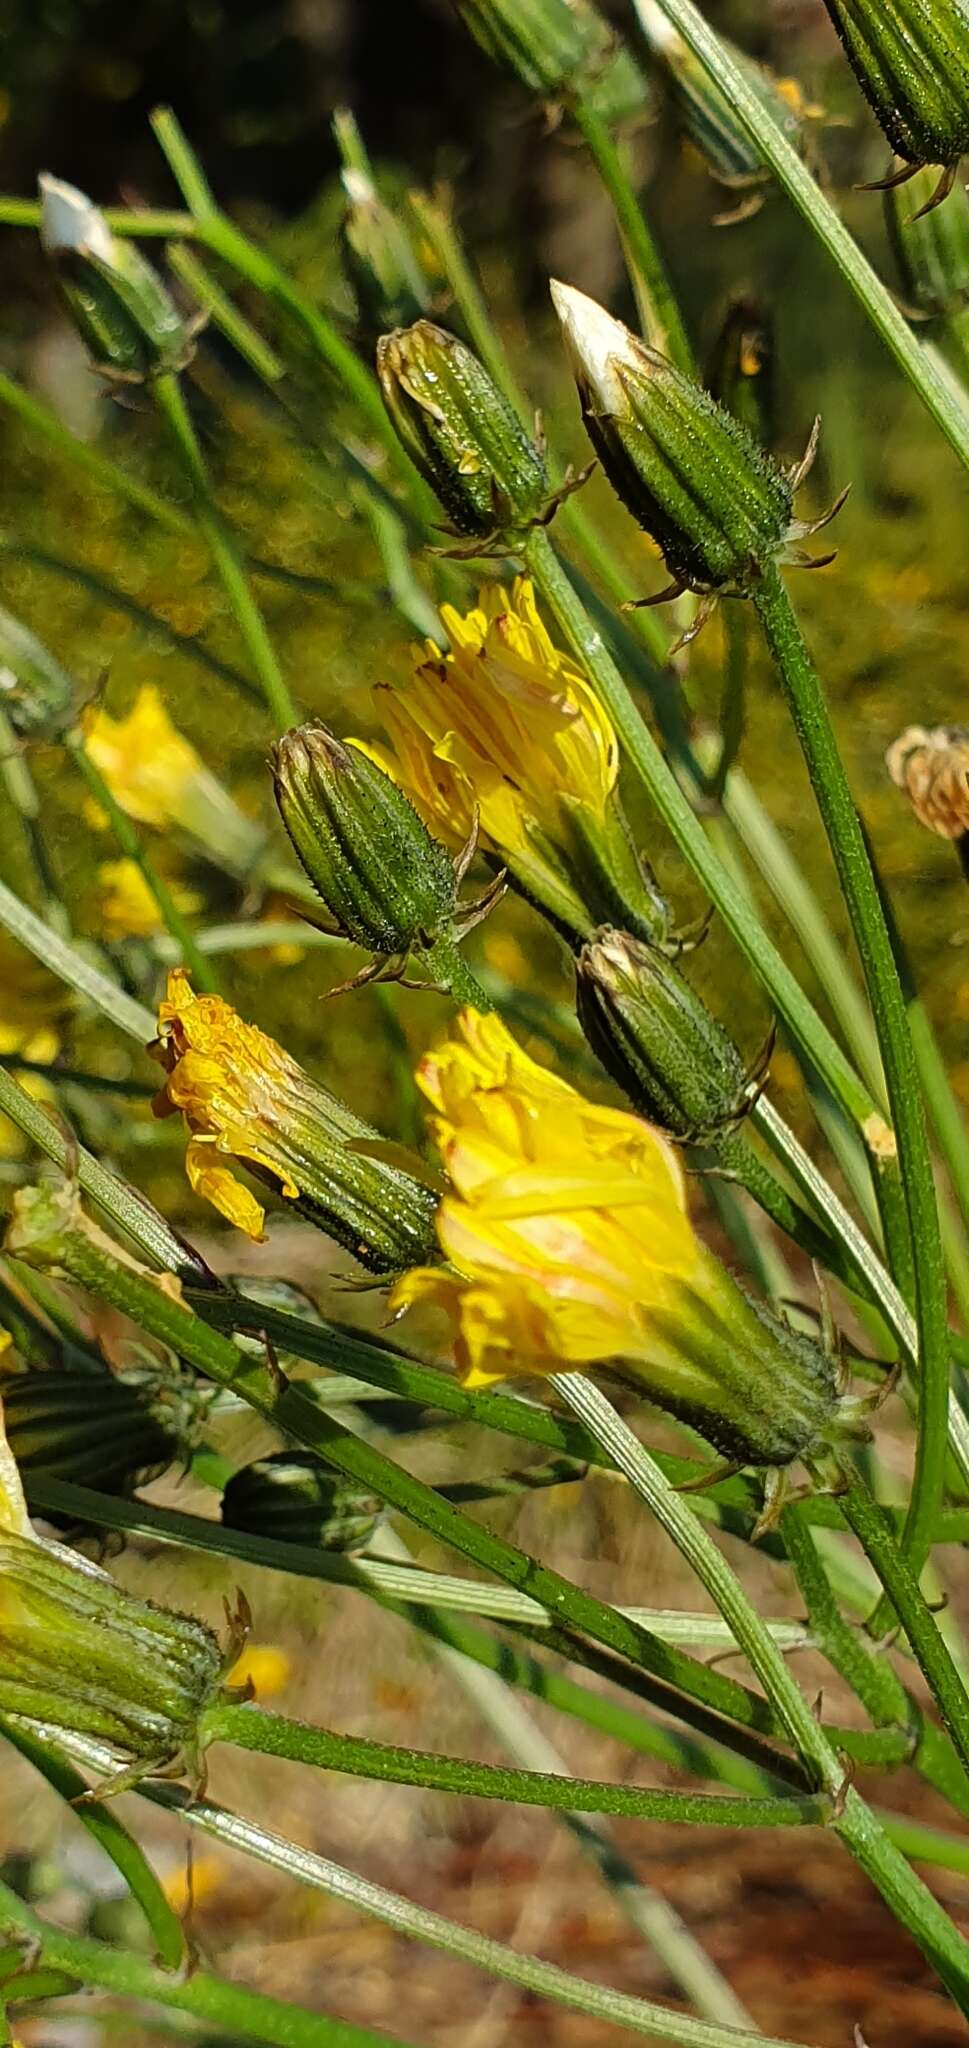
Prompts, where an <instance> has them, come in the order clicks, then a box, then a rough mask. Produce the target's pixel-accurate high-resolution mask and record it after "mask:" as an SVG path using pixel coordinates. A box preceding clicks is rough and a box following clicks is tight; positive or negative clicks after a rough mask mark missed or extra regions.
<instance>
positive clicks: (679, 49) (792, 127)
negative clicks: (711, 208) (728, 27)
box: [634, 0, 819, 189]
mask: <svg viewBox="0 0 969 2048" xmlns="http://www.w3.org/2000/svg"><path fill="white" fill-rule="evenodd" d="M634 4H635V9H636V15H637V19H638V21H639V25H640V28H641V29H642V31H643V35H644V36H645V39H646V42H647V45H648V47H649V51H650V55H651V56H652V57H653V58H654V59H655V60H656V61H657V63H658V64H659V66H660V67H661V69H662V71H663V72H664V73H665V76H666V82H667V85H668V87H669V91H670V96H671V98H672V101H673V104H674V107H675V111H676V116H677V119H678V122H679V126H680V128H681V130H682V132H683V134H684V136H685V137H686V139H687V141H688V142H690V143H692V145H693V147H694V149H697V150H699V152H700V155H701V156H702V157H703V158H704V161H705V162H706V164H707V166H708V168H709V170H710V171H711V173H712V175H713V176H714V177H715V178H716V179H718V180H719V182H720V183H721V184H722V185H730V186H736V187H738V188H741V189H742V188H744V187H747V186H754V185H760V184H764V183H766V182H767V178H768V172H767V171H766V169H765V166H764V160H763V157H762V156H761V153H760V151H759V149H758V148H757V145H756V143H755V142H753V141H752V140H751V137H750V136H749V134H748V133H747V130H746V128H745V127H744V126H743V123H742V122H741V121H739V120H738V118H737V115H736V113H735V112H734V109H733V107H732V105H731V103H730V101H729V100H728V98H727V96H726V93H725V92H724V91H723V90H722V88H721V87H720V86H719V85H718V84H717V82H716V80H715V79H713V78H711V77H710V74H709V72H708V71H707V69H706V67H705V66H704V65H703V64H701V63H700V60H699V58H698V57H696V56H694V53H693V51H692V50H691V48H690V45H689V43H688V42H687V41H686V39H685V37H684V36H681V34H680V32H679V30H678V29H677V28H674V26H673V23H672V22H671V21H670V19H669V16H668V15H667V14H665V13H664V11H663V9H662V7H660V6H659V5H658V4H657V0H634ZM720 40H721V42H722V43H723V45H724V48H725V49H726V50H727V51H728V53H729V55H730V57H731V59H732V60H733V62H734V63H735V64H736V65H737V66H738V68H739V69H740V70H741V71H742V73H743V75H744V79H745V81H746V83H747V84H748V85H749V86H750V87H751V89H752V91H753V92H755V93H756V95H757V98H758V99H759V100H760V101H761V102H762V104H763V105H764V106H765V107H766V108H767V110H768V112H769V113H770V114H771V115H772V117H773V119H774V120H775V121H776V122H777V124H778V126H779V127H780V129H781V131H782V133H783V134H784V136H785V137H786V139H787V141H788V142H790V143H792V144H793V145H794V147H795V148H797V149H799V148H800V147H801V145H802V143H803V138H804V124H805V120H806V118H807V117H808V115H810V114H816V113H817V112H818V111H819V109H817V108H815V107H810V106H808V105H807V104H806V103H805V100H804V98H803V95H802V94H801V92H800V89H799V87H798V85H797V82H796V80H795V79H792V78H783V79H780V78H775V77H774V76H773V74H772V72H770V71H768V70H767V68H766V66H765V65H763V64H758V63H757V62H756V61H755V59H754V58H753V57H749V56H748V55H747V52H746V51H745V50H742V49H740V48H739V47H738V45H737V44H736V43H733V42H731V40H730V38H729V36H725V35H721V38H720Z"/></svg>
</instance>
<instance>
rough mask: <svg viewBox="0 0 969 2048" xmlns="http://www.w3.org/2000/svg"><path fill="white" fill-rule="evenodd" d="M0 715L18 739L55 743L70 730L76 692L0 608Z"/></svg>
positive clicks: (37, 644) (38, 644) (34, 641)
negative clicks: (52, 741) (3, 715)
mask: <svg viewBox="0 0 969 2048" xmlns="http://www.w3.org/2000/svg"><path fill="white" fill-rule="evenodd" d="M0 711H2V712H4V713H5V715H6V717H7V719H8V720H9V723H10V725H11V726H12V728H13V731H14V732H15V733H16V735H17V738H18V739H24V740H35V739H46V740H52V739H56V738H57V737H58V735H59V734H60V733H62V732H64V730H65V729H66V727H68V726H69V725H72V724H73V722H74V718H75V715H76V711H77V691H76V689H75V686H74V683H73V680H72V678H71V677H70V676H69V675H68V673H67V670H66V669H64V668H62V667H61V665H60V662H59V661H55V659H54V656H53V655H52V654H51V653H50V651H49V649H48V648H46V647H45V646H44V643H43V641H42V640H38V638H37V635H36V633H32V632H31V631H30V628H29V626H24V625H22V624H21V622H20V620H19V619H15V618H14V615H13V613H12V612H8V611H5V610H4V609H3V607H2V606H0Z"/></svg>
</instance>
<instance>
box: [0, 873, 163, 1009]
mask: <svg viewBox="0 0 969 2048" xmlns="http://www.w3.org/2000/svg"><path fill="white" fill-rule="evenodd" d="M0 925H2V926H3V927H4V929H5V930H6V931H8V932H9V933H10V935H11V938H14V939H18V940H19V941H20V944H21V945H22V946H26V948H27V950H28V952H30V953H33V955H34V957H35V959H37V960H41V961H43V964H44V966H45V967H49V968H50V971H51V973H52V974H56V975H57V976H58V978H59V980H61V981H66V983H67V985H68V988H73V989H76V991H77V993H78V995H80V996H85V997H86V998H87V1000H88V1001H89V1002H91V1003H93V1004H94V1006H95V1009H98V1010H101V1011H102V1012H103V1013H104V1015H105V1016H106V1017H108V1018H109V1019H110V1020H111V1022H112V1023H113V1024H117V1025H119V1026H120V1028H121V1030H122V1031H127V1033H128V1035H129V1037H131V1038H137V1039H138V1041H139V1043H140V1044H141V1045H147V1044H148V1042H149V1040H150V1039H152V1038H154V1036H155V1019H154V1017H153V1016H152V1013H151V1011H150V1010H146V1009H145V1008H144V1005H143V1004H141V1003H136V1002H135V1001H134V999H133V997H131V996H128V995H126V994H125V992H124V989H123V988H121V987H120V986H119V984H118V983H117V982H116V981H109V979H108V976H107V975H106V974H102V973H101V970H100V968H99V967H95V966H94V965H93V963H92V962H91V961H90V960H89V959H88V958H87V956H86V954H84V953H81V952H79V951H78V949H77V947H76V946H72V945H70V944H69V942H68V940H67V939H63V938H62V937H61V935H60V933H59V932H55V931H54V929H53V927H52V926H51V925H49V924H45V922H44V919H43V918H42V917H38V916H37V913H36V911H34V910H29V909H28V908H27V905H26V903H22V902H21V900H20V897H19V896H15V895H14V893H13V890H12V889H8V888H7V885H6V883H5V882H0Z"/></svg>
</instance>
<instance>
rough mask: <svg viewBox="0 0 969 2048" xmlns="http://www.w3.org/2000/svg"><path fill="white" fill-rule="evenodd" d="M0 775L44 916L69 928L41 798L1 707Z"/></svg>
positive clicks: (62, 929)
mask: <svg viewBox="0 0 969 2048" xmlns="http://www.w3.org/2000/svg"><path fill="white" fill-rule="evenodd" d="M0 776H2V779H3V782H4V783H5V785H6V790H7V795H8V797H9V799H10V802H11V804H12V805H13V808H14V810H15V811H16V812H17V813H18V815H19V818H20V828H21V831H22V833H23V838H24V845H25V848H26V851H27V855H28V858H29V860H30V865H31V867H32V868H33V871H34V887H35V891H36V895H37V899H38V901H39V904H40V907H41V909H42V911H43V913H44V916H45V917H46V918H48V919H49V921H50V923H51V924H52V925H56V926H57V928H58V930H59V931H63V932H67V931H69V929H70V925H69V921H68V916H67V911H66V910H65V907H64V904H63V902H62V900H61V895H60V890H59V888H58V884H57V876H56V874H55V872H54V868H53V865H52V863H51V858H50V854H49V853H48V850H47V842H46V840H45V838H44V833H43V828H42V825H41V815H40V798H39V796H38V794H37V785H36V783H35V782H34V778H33V775H32V774H31V771H30V767H29V765H28V763H27V760H26V757H25V754H24V753H23V751H22V750H21V748H20V746H19V744H18V741H17V735H16V733H15V732H14V729H13V726H12V725H11V723H10V720H9V718H8V717H7V714H6V712H5V711H4V710H3V709H2V708H0Z"/></svg>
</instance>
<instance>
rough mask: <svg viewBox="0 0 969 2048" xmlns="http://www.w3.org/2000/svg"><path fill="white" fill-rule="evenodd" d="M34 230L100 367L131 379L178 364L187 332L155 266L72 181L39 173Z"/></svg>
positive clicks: (185, 351)
mask: <svg viewBox="0 0 969 2048" xmlns="http://www.w3.org/2000/svg"><path fill="white" fill-rule="evenodd" d="M38 182H39V185H40V198H41V223H40V235H41V241H42V242H43V245H44V248H45V249H46V251H47V254H48V256H49V257H50V258H51V261H52V263H53V265H54V269H55V271H56V273H57V277H58V281H59V283H60V287H61V291H62V293H63V296H64V300H65V303H66V305H67V308H68V311H69V312H70V313H71V315H72V318H73V320H74V322H75V325H76V326H77V328H78V331H79V333H80V335H81V337H82V339H83V341H84V342H85V343H86V345H87V347H88V348H89V349H90V351H91V355H92V356H93V358H94V361H95V363H96V364H97V366H98V368H99V369H103V370H104V371H105V372H106V373H107V374H109V375H113V376H115V377H118V378H121V379H124V380H127V381H132V382H138V383H141V382H143V381H144V380H145V379H146V378H149V377H157V376H160V375H161V374H162V373H163V372H165V371H168V370H179V369H183V368H184V366H185V364H186V362H187V361H188V360H189V358H190V355H191V335H190V331H189V327H188V325H187V323H186V322H185V320H184V319H183V318H182V315H181V313H180V312H179V310H178V307H177V306H176V304H175V301H174V299H173V298H172V297H171V295H170V293H169V292H168V291H167V290H166V287H165V286H164V285H163V283H162V281H161V278H160V277H159V276H158V273H157V271H155V270H153V269H152V266H151V264H150V263H149V262H148V261H147V260H146V258H145V257H144V256H143V255H142V254H141V251H140V249H138V248H136V247H135V245H134V243H133V242H130V241H123V240H122V239H121V238H120V237H119V236H116V235H113V234H112V233H111V230H110V228H109V226H108V224H107V221H106V220H105V218H104V215H103V213H101V212H100V211H99V209H98V208H97V207H96V206H93V205H92V203H91V201H90V199H87V198H86V197H85V195H84V193H83V192H79V191H78V190H77V188H76V187H75V186H74V185H66V184H65V183H64V182H63V180H62V179H60V178H52V177H50V176H49V175H48V174H47V172H44V173H43V174H42V175H41V177H40V179H39V181H38Z"/></svg>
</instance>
